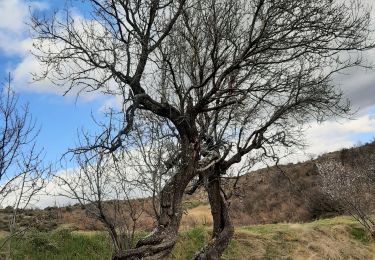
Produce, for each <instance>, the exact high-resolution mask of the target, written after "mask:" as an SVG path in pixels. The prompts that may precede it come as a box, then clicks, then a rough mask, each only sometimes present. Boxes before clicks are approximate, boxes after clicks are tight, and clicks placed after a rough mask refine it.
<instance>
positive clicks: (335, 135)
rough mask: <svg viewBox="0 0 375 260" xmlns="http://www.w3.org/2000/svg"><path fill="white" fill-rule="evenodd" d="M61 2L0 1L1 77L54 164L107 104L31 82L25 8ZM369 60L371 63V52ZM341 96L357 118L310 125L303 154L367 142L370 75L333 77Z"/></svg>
mask: <svg viewBox="0 0 375 260" xmlns="http://www.w3.org/2000/svg"><path fill="white" fill-rule="evenodd" d="M64 2H65V1H63V0H62V1H43V0H40V1H30V0H29V1H27V0H0V79H6V77H7V75H8V73H9V72H10V73H12V75H13V77H14V86H13V87H14V89H15V90H16V91H17V92H18V93H19V95H20V101H21V103H29V105H30V110H31V112H32V115H33V117H34V118H35V119H36V120H37V122H38V123H39V125H40V126H41V132H40V135H39V140H38V141H39V144H40V146H43V147H44V149H45V151H46V159H47V160H49V161H52V162H56V161H57V160H58V159H59V158H60V156H61V155H62V154H63V153H64V152H66V151H67V149H68V148H69V147H74V146H75V142H76V141H77V130H78V129H80V128H85V129H89V130H93V129H94V125H93V122H92V120H91V113H93V114H94V115H95V116H100V115H101V113H100V109H101V108H102V107H103V105H105V104H107V103H108V102H110V101H111V100H110V99H109V98H108V97H103V96H101V95H95V94H94V95H90V96H84V97H82V98H78V99H77V100H76V98H75V97H74V95H70V96H67V97H63V96H62V91H61V90H60V89H58V88H57V87H56V86H53V85H46V84H44V85H43V84H42V85H41V84H40V83H31V77H30V75H29V73H30V70H34V69H37V68H36V67H37V66H38V65H37V63H35V60H33V57H32V55H30V53H29V49H30V46H31V45H30V43H31V39H30V38H29V35H28V28H27V25H26V22H27V19H28V16H29V7H30V8H31V10H33V11H34V12H35V11H37V12H50V11H52V10H54V9H56V8H61V7H63V6H64ZM71 4H72V5H73V6H74V8H75V12H76V13H78V14H80V15H82V16H87V15H88V9H87V7H86V6H85V4H84V3H83V2H82V1H71ZM366 55H368V58H369V60H370V61H373V62H375V52H369V53H368V54H366ZM335 82H336V83H337V84H338V85H341V86H342V88H343V89H344V92H345V93H346V96H347V97H349V98H351V99H352V100H353V105H354V107H355V108H358V110H359V112H358V113H357V115H356V118H357V120H338V121H336V120H331V121H329V122H326V123H324V124H322V125H318V124H316V123H312V125H311V126H310V127H309V129H308V130H307V132H306V140H307V143H308V144H309V145H310V146H309V147H308V149H307V150H306V151H305V152H304V153H307V154H319V153H322V152H328V151H332V150H336V149H339V148H342V147H348V146H352V145H354V144H356V143H358V142H359V141H361V142H367V141H369V140H372V139H373V137H374V136H375V116H374V115H375V72H364V71H355V72H354V73H353V74H352V75H350V76H346V77H341V78H340V77H338V78H337V79H336V80H335Z"/></svg>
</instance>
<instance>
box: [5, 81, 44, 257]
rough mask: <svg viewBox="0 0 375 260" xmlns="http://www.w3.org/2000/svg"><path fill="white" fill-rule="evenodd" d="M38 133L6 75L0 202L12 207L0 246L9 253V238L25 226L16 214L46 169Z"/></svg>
mask: <svg viewBox="0 0 375 260" xmlns="http://www.w3.org/2000/svg"><path fill="white" fill-rule="evenodd" d="M38 133H39V131H38V129H37V128H36V125H35V121H34V120H33V118H32V117H31V115H30V113H29V109H28V106H27V105H24V106H21V105H20V104H19V102H18V95H17V94H15V92H14V91H13V90H12V89H11V78H10V76H9V79H8V82H7V84H5V85H4V86H3V87H2V88H0V206H1V207H4V206H6V205H8V207H9V208H11V209H12V213H11V215H12V217H11V218H10V222H9V226H10V228H9V229H10V232H9V235H8V237H6V238H5V240H4V241H3V242H2V244H1V245H0V248H2V249H3V248H5V247H4V246H5V245H8V246H7V249H8V254H9V253H10V251H11V241H12V238H13V237H15V236H17V235H20V234H22V233H23V232H24V231H25V229H26V227H21V226H20V225H19V223H18V214H19V213H20V212H21V211H23V209H25V208H26V207H28V206H29V205H30V204H31V203H32V202H33V199H35V197H36V195H37V194H38V193H39V192H40V191H41V189H42V188H43V187H44V186H45V184H46V179H47V175H48V173H49V167H48V166H45V165H44V163H43V161H42V159H43V157H42V151H41V150H38V148H37V146H36V137H37V136H38ZM30 225H31V223H30Z"/></svg>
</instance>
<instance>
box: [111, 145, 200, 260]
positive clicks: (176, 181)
mask: <svg viewBox="0 0 375 260" xmlns="http://www.w3.org/2000/svg"><path fill="white" fill-rule="evenodd" d="M187 152H188V153H189V154H190V156H186V157H185V160H184V161H182V165H181V168H182V170H181V171H180V172H178V173H176V174H175V175H174V176H173V177H172V178H171V179H170V180H169V181H168V182H167V183H166V184H165V185H164V188H163V190H162V192H161V196H160V206H161V212H160V217H159V219H158V224H157V227H156V228H155V229H154V231H153V232H152V233H151V234H150V235H148V236H147V237H145V238H143V239H141V240H139V241H138V243H137V245H136V248H134V249H130V250H127V251H126V252H124V253H123V254H122V255H116V256H114V257H113V259H114V260H130V259H131V260H135V259H149V260H151V259H168V257H169V255H170V253H171V251H172V249H173V247H174V245H175V244H176V241H177V234H178V229H179V227H180V221H181V218H182V214H183V210H182V205H181V204H182V197H183V195H184V192H185V189H186V187H187V185H188V184H189V182H190V181H191V180H192V179H193V177H194V175H195V169H196V166H197V161H198V154H199V153H198V149H197V147H195V146H194V144H192V145H191V146H190V149H189V150H188V151H187Z"/></svg>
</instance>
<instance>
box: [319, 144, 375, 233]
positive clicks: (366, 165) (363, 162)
mask: <svg viewBox="0 0 375 260" xmlns="http://www.w3.org/2000/svg"><path fill="white" fill-rule="evenodd" d="M357 149H358V148H357ZM362 152H363V151H362ZM350 154H351V158H347V160H345V161H340V160H338V159H326V160H324V161H321V162H318V163H317V167H318V170H319V173H320V178H321V182H322V185H321V189H322V191H323V192H324V193H325V194H327V195H328V196H329V197H330V198H331V199H333V200H334V201H335V202H337V203H338V204H339V205H340V207H341V208H342V210H343V211H344V212H346V213H348V214H350V215H351V216H353V217H354V218H355V219H356V220H357V221H358V222H359V223H360V224H361V225H362V226H363V227H364V228H365V229H366V230H367V231H368V232H369V233H370V234H371V236H372V237H375V222H374V221H373V219H372V214H373V212H374V209H375V205H374V194H373V191H374V189H375V178H374V177H375V160H374V159H375V157H374V155H373V154H372V153H368V152H364V153H361V151H359V152H354V151H352V152H350Z"/></svg>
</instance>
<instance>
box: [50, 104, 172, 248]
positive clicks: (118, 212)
mask: <svg viewBox="0 0 375 260" xmlns="http://www.w3.org/2000/svg"><path fill="white" fill-rule="evenodd" d="M116 114H117V115H118V113H114V111H113V110H110V111H108V114H107V116H108V119H109V120H108V122H107V123H106V124H102V123H99V122H97V123H98V126H99V127H102V128H104V129H103V135H102V136H101V138H102V142H104V141H105V142H107V141H108V140H111V139H112V138H111V136H110V134H111V133H113V132H117V131H118V130H116V128H117V125H118V124H117V123H118V122H119V120H118V119H119V118H116ZM140 118H141V116H140ZM120 122H122V120H120ZM162 126H163V124H162V122H160V121H158V120H149V121H148V124H147V125H146V124H143V125H142V127H137V128H136V129H135V130H134V131H133V132H132V134H131V135H129V136H128V138H127V139H126V140H124V142H123V144H122V148H123V149H118V150H117V151H116V152H114V153H110V154H109V153H103V150H102V149H101V148H93V149H89V150H86V149H85V152H81V151H78V150H77V153H76V155H75V159H76V161H77V164H78V166H79V167H78V168H77V169H69V170H67V171H66V173H64V174H61V173H57V174H56V175H55V179H56V181H57V184H59V186H60V187H61V188H62V189H63V190H64V192H63V193H61V194H59V195H62V196H66V197H68V198H70V199H74V200H78V202H79V204H80V205H81V207H83V208H84V209H85V210H86V213H87V214H88V216H89V217H91V218H93V219H95V220H98V221H100V222H101V223H102V224H103V225H104V227H105V228H106V229H107V231H108V232H109V234H110V238H111V240H112V245H113V249H114V255H123V254H125V253H126V252H127V251H128V250H130V249H131V248H132V246H133V245H134V242H135V241H134V240H135V232H136V229H138V230H139V229H140V225H142V224H143V225H145V223H147V224H148V222H150V221H155V220H157V219H159V217H160V207H159V205H160V203H159V201H160V192H161V189H162V187H163V184H164V183H165V181H166V180H167V178H166V176H167V175H168V174H169V170H170V169H171V168H172V167H167V166H166V165H164V164H163V162H165V160H163V158H164V157H168V158H171V156H168V155H166V154H169V153H170V152H171V150H170V149H171V148H172V147H173V146H171V145H170V144H169V145H168V143H167V142H168V140H169V139H168V138H165V136H163V132H165V131H163V130H162V129H160V127H162ZM145 136H147V138H146V139H145V138H144V137H145ZM90 140H91V138H90V136H89V135H88V133H84V132H83V133H82V136H81V138H80V142H81V146H82V147H86V146H88V145H90V143H89V141H90ZM125 148H126V149H125ZM67 155H69V154H67ZM151 223H152V222H151Z"/></svg>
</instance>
